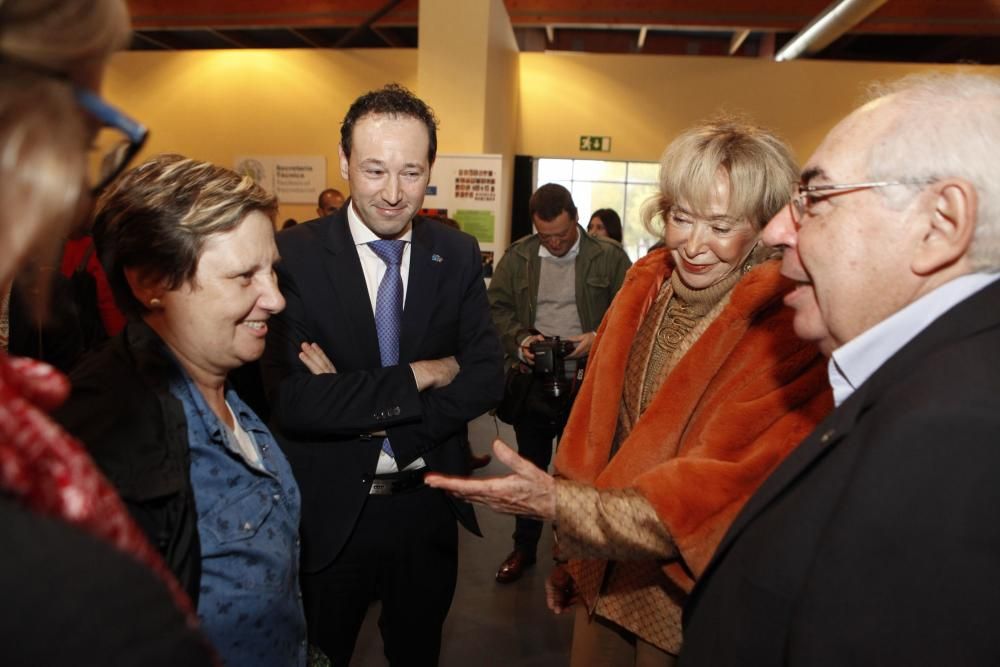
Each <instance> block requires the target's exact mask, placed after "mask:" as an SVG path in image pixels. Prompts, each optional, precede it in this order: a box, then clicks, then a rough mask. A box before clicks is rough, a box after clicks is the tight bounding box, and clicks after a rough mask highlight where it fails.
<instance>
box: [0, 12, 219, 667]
mask: <svg viewBox="0 0 1000 667" xmlns="http://www.w3.org/2000/svg"><path fill="white" fill-rule="evenodd" d="M128 39H129V25H128V13H127V10H126V8H125V3H124V2H120V1H118V0H6V1H5V2H2V3H0V158H2V159H0V285H8V284H10V282H11V281H12V280H13V279H14V276H15V275H17V276H18V277H19V279H23V280H24V283H23V284H24V285H25V286H26V288H27V289H26V291H25V292H21V294H22V295H25V294H27V295H29V296H31V295H34V297H35V298H32V299H30V300H29V301H26V305H27V306H28V309H29V311H30V312H31V313H32V317H33V318H34V317H43V316H44V313H45V311H46V303H47V301H48V298H47V297H48V291H47V288H46V283H45V278H46V276H50V275H52V274H53V271H52V269H53V267H54V265H55V262H56V260H57V259H58V254H59V246H60V241H61V239H62V238H63V237H64V236H65V235H66V234H67V233H68V232H69V230H71V229H73V228H74V227H76V226H77V225H78V224H79V223H80V221H81V220H82V219H83V218H84V217H85V216H87V215H88V214H89V211H90V207H91V188H93V187H99V186H100V182H99V180H98V179H96V177H90V175H89V174H88V168H87V167H88V156H87V154H86V152H85V150H84V147H86V146H89V145H90V143H91V140H92V139H93V136H94V134H95V132H96V129H97V128H99V127H100V125H101V124H102V122H108V119H109V118H111V117H117V118H118V119H119V120H120V119H121V118H122V117H121V114H120V113H119V112H118V111H117V110H115V109H113V107H111V106H110V105H108V104H107V103H106V102H104V101H103V100H101V99H100V98H99V97H97V95H96V92H95V91H96V88H97V86H98V83H99V81H100V78H101V74H102V73H103V70H104V66H105V64H106V61H107V58H108V57H109V56H110V55H111V53H112V52H113V51H114V50H116V49H119V48H121V47H123V46H124V45H126V44H127V43H128ZM127 125H128V127H130V128H132V129H135V128H139V126H137V125H135V124H134V123H133V122H132V121H128V123H127ZM139 129H141V128H139ZM132 137H133V138H134V140H135V141H136V142H137V143H138V144H139V145H141V141H142V138H143V137H144V130H143V131H142V132H138V133H137V134H133V135H132ZM125 165H126V161H125V160H122V161H120V162H118V163H117V164H115V165H113V167H114V168H113V169H112V170H111V171H109V172H108V173H107V174H106V176H114V175H115V174H116V173H117V172H118V171H119V170H120V169H121V168H124V167H125ZM68 391H69V384H68V382H67V381H66V378H65V377H64V376H63V375H61V374H59V373H57V372H55V371H54V370H53V369H52V368H51V367H50V366H47V365H45V364H39V363H37V362H34V361H31V360H27V359H16V358H12V357H8V356H7V355H6V354H5V353H4V352H0V463H2V465H0V528H2V530H3V534H4V547H3V549H0V588H2V589H3V591H4V593H5V595H6V596H7V598H8V600H9V601H10V602H11V603H10V604H6V605H4V607H3V610H2V611H0V627H2V628H3V635H4V638H5V639H6V640H7V641H5V642H4V647H3V658H4V662H5V664H11V665H60V664H92V665H112V664H113V665H123V666H125V665H135V666H139V665H143V666H150V665H156V666H161V665H162V666H163V667H167V666H171V665H208V664H211V656H210V651H209V649H208V646H207V644H205V643H204V641H203V640H202V638H201V637H200V636H199V634H198V633H197V632H196V631H195V630H194V629H193V627H194V624H195V621H196V619H195V618H194V615H193V613H191V607H190V601H189V600H188V599H187V598H186V596H185V595H184V593H183V591H182V590H181V589H180V587H179V586H178V585H177V582H176V580H175V579H174V578H173V577H172V576H171V575H170V573H169V571H168V570H167V569H166V567H165V566H164V564H163V561H162V559H161V558H160V557H159V556H158V555H157V554H156V552H155V551H154V549H153V548H152V547H151V546H150V545H149V543H148V542H147V541H146V539H145V537H144V536H143V534H142V532H141V531H140V529H139V528H138V526H136V525H135V523H134V522H133V521H132V520H131V519H130V518H129V515H128V512H127V511H126V509H125V507H124V506H123V505H122V503H121V500H120V499H119V498H118V496H117V495H116V494H115V492H114V489H113V488H112V487H111V485H110V484H108V482H107V480H105V479H104V477H103V476H101V474H100V473H99V472H98V470H97V468H96V467H95V466H94V464H93V462H92V461H91V459H90V457H89V456H87V454H86V452H85V450H84V449H83V447H82V446H81V445H80V443H79V442H77V441H76V440H74V439H73V438H71V437H70V436H69V435H68V434H67V433H66V432H65V431H63V430H62V429H60V428H59V427H58V426H57V425H56V424H55V423H53V422H52V421H51V420H50V419H49V418H48V417H47V416H46V414H45V413H46V412H48V411H49V410H51V409H52V408H53V407H54V406H56V405H58V404H59V403H60V402H61V401H62V400H63V399H64V398H65V396H66V394H67V393H68Z"/></svg>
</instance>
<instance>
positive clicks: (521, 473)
mask: <svg viewBox="0 0 1000 667" xmlns="http://www.w3.org/2000/svg"><path fill="white" fill-rule="evenodd" d="M493 454H494V456H496V458H497V460H498V461H500V462H501V463H503V464H504V465H506V466H507V467H508V468H510V469H511V474H509V475H505V476H503V477H489V478H485V479H473V478H468V477H454V476H452V475H442V474H439V473H430V474H428V475H427V477H425V478H424V481H425V482H426V483H427V485H428V486H432V487H434V488H436V489H443V490H445V491H447V492H448V493H450V494H452V495H453V496H457V497H458V498H462V499H463V500H468V501H470V502H473V503H479V504H481V505H486V506H487V507H489V508H491V509H493V510H495V511H497V512H502V513H504V514H519V515H521V516H531V517H536V518H539V519H549V520H551V519H554V518H555V516H556V494H555V490H556V482H555V480H554V479H553V478H552V476H551V475H549V474H548V473H545V472H543V471H541V470H539V469H538V467H536V466H535V465H534V464H533V463H531V462H530V461H528V460H527V459H523V458H521V457H520V456H518V455H517V452H515V451H514V450H513V449H511V448H510V447H508V446H507V444H505V443H504V442H503V441H502V440H494V441H493Z"/></svg>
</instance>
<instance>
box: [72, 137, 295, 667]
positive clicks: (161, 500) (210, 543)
mask: <svg viewBox="0 0 1000 667" xmlns="http://www.w3.org/2000/svg"><path fill="white" fill-rule="evenodd" d="M276 210H277V202H276V200H275V198H274V197H273V196H272V195H269V194H268V193H267V192H265V191H264V190H263V189H261V188H260V187H259V186H257V185H255V184H254V183H253V181H252V180H251V179H250V178H249V177H241V176H239V175H238V174H236V173H235V172H233V171H231V170H229V169H224V168H222V167H217V166H215V165H212V164H209V163H206V162H200V161H197V160H191V159H187V158H184V157H182V156H180V155H160V156H157V157H154V158H152V159H150V160H149V161H147V162H145V163H143V164H142V165H140V166H138V167H136V168H135V169H132V170H131V171H129V172H126V173H125V174H124V175H123V176H122V177H121V178H119V179H118V180H117V181H116V182H115V183H114V185H113V186H112V187H111V189H110V190H109V191H108V192H106V193H105V194H104V195H103V196H102V197H101V200H100V202H99V204H98V211H97V214H96V219H95V222H94V238H95V242H96V244H97V249H98V253H99V254H100V257H101V263H102V264H103V265H104V266H105V267H106V270H107V273H108V278H109V280H110V283H111V288H112V290H114V293H115V298H116V299H117V301H118V305H119V307H120V309H121V310H122V312H124V313H126V315H127V316H128V318H129V324H128V325H126V327H125V329H124V330H123V331H122V332H121V333H120V334H119V335H118V336H116V337H115V338H114V339H112V340H111V341H110V342H109V343H108V344H106V345H104V346H102V347H101V348H99V349H98V350H96V351H95V352H93V353H92V354H90V355H88V356H87V357H86V358H85V359H84V360H83V361H82V362H81V363H80V364H79V365H78V366H77V367H76V369H75V370H74V372H73V375H72V381H73V394H72V396H71V397H70V400H69V401H68V402H67V403H66V405H65V406H63V408H62V409H61V410H60V412H59V419H60V420H61V421H62V422H63V424H64V425H65V426H66V428H67V429H68V430H70V431H71V432H72V433H74V434H76V435H78V436H79V437H80V438H81V439H82V440H83V441H84V442H85V443H86V444H87V447H88V448H89V450H90V452H91V454H92V455H93V456H94V458H95V460H96V461H97V463H98V465H100V466H101V469H102V470H103V471H104V473H105V474H106V475H107V476H108V478H109V479H110V480H111V481H112V482H113V483H114V484H115V486H116V487H117V488H118V490H119V492H120V493H121V495H122V497H123V498H124V500H125V502H126V503H127V504H128V506H129V509H130V511H131V512H132V514H133V516H134V517H135V518H136V520H137V521H138V522H139V524H140V525H141V526H142V528H143V529H144V530H145V532H146V534H147V535H148V536H149V539H150V541H152V542H153V544H154V545H155V546H156V547H157V548H158V549H159V550H160V552H161V553H162V554H163V556H164V558H165V559H166V560H167V563H168V564H169V566H170V567H171V569H172V570H173V571H174V573H175V574H176V575H177V577H178V578H179V579H180V580H181V581H182V582H183V583H184V585H185V587H186V588H187V590H188V592H189V594H190V595H191V597H192V599H194V600H196V602H197V609H198V615H199V617H200V618H201V620H202V624H203V628H204V630H205V633H206V634H207V635H208V637H209V638H210V639H211V640H212V642H213V644H214V645H215V646H216V648H217V649H218V650H219V653H220V654H221V656H222V658H223V660H224V661H225V662H226V664H230V665H247V666H252V665H260V666H261V667H264V666H267V667H271V666H278V665H289V666H291V665H299V666H301V665H304V664H305V658H306V645H305V639H306V637H305V620H304V617H303V613H302V604H301V600H300V596H299V589H298V551H299V549H298V526H299V515H300V505H301V501H300V497H299V492H298V486H297V485H296V483H295V480H294V478H293V477H292V471H291V468H290V467H289V465H288V462H287V460H286V459H285V457H284V455H283V454H282V452H281V450H280V449H279V448H278V447H277V445H276V443H275V442H274V439H273V437H272V436H271V434H270V432H269V431H268V430H267V428H266V427H265V426H264V424H263V423H262V422H261V421H260V419H258V417H257V416H256V415H255V414H254V412H253V411H252V410H251V409H250V408H248V407H247V406H246V404H244V403H243V401H242V400H240V398H239V396H237V394H236V392H235V391H233V390H232V389H231V388H228V387H227V383H226V376H227V375H228V373H229V372H230V371H231V370H233V369H235V368H237V367H239V366H241V365H242V364H245V363H248V362H250V361H253V360H255V359H257V358H258V357H260V355H261V354H262V353H263V351H264V340H265V336H266V334H267V327H268V320H269V319H270V318H271V316H273V315H274V314H276V313H278V312H280V311H281V309H282V308H283V307H284V299H283V298H282V296H281V293H280V292H279V291H278V285H277V282H276V280H275V275H274V263H275V262H276V261H277V259H278V251H277V248H276V247H275V245H274V216H275V214H276Z"/></svg>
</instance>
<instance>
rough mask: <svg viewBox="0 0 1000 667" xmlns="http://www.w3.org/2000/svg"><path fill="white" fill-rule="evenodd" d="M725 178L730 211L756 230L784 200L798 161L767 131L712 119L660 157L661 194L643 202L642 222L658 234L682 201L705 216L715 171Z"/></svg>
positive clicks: (694, 211) (792, 181)
mask: <svg viewBox="0 0 1000 667" xmlns="http://www.w3.org/2000/svg"><path fill="white" fill-rule="evenodd" d="M720 169H721V170H722V171H723V172H724V173H725V174H726V176H727V177H728V178H729V211H728V212H727V214H728V215H729V216H730V217H732V218H734V219H737V220H744V219H745V220H749V221H750V223H751V224H752V225H753V226H754V228H755V229H757V230H760V229H762V228H763V227H764V225H765V224H767V221H768V220H770V219H771V218H772V217H773V216H774V215H775V214H776V213H777V212H778V211H780V210H781V207H783V206H785V205H787V204H788V202H789V200H790V198H791V195H792V184H793V183H794V182H795V181H796V180H797V179H798V165H796V163H795V159H794V158H793V157H792V152H791V149H789V147H788V145H787V144H786V143H785V142H784V141H782V140H781V139H780V138H778V137H777V136H776V135H775V134H773V133H772V132H770V131H768V130H765V129H763V128H761V127H758V126H756V125H752V124H750V123H748V122H745V121H742V120H738V119H735V118H729V117H724V118H717V119H714V120H710V121H708V122H706V123H703V124H701V125H697V126H695V127H692V128H691V129H689V130H687V131H685V132H684V133H683V134H681V135H680V136H679V137H677V138H676V139H674V141H673V142H671V144H670V145H669V146H667V149H666V150H665V151H664V152H663V157H662V158H661V159H660V180H659V184H660V193H659V195H657V196H655V197H652V198H651V199H649V200H648V201H646V203H645V204H644V205H643V208H642V221H643V224H644V225H645V226H646V229H647V230H649V231H650V233H652V234H654V235H655V236H658V237H660V238H662V236H663V229H662V221H663V218H664V216H665V215H666V213H667V211H669V210H670V209H671V208H672V207H673V206H674V205H675V204H677V202H679V201H683V202H684V204H685V207H687V208H688V209H689V210H690V211H691V212H692V213H694V214H696V215H704V216H708V215H710V214H711V210H710V207H711V201H712V197H713V195H714V193H715V191H716V183H717V177H718V173H719V170H720Z"/></svg>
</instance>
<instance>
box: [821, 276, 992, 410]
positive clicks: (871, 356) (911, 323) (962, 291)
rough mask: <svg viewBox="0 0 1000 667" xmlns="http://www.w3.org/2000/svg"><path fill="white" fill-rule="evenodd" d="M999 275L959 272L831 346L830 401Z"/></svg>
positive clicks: (840, 397)
mask: <svg viewBox="0 0 1000 667" xmlns="http://www.w3.org/2000/svg"><path fill="white" fill-rule="evenodd" d="M998 279H1000V274H998V273H969V274H966V275H964V276H959V277H958V278H955V279H954V280H951V281H949V282H947V283H945V284H944V285H941V286H940V287H938V288H937V289H936V290H934V291H933V292H930V293H929V294H925V295H924V296H922V297H920V298H919V299H917V300H916V301H914V302H913V303H911V304H909V305H908V306H906V307H905V308H903V309H902V310H899V311H897V312H895V313H893V314H892V315H890V316H889V317H887V318H886V319H884V320H882V321H881V322H879V323H878V324H876V325H875V326H873V327H872V328H871V329H868V330H867V331H865V332H864V333H862V334H861V335H860V336H858V337H857V338H855V339H853V340H851V341H849V342H848V343H846V344H845V345H843V346H841V347H839V348H837V349H836V350H834V352H833V354H832V355H831V356H830V361H829V363H828V365H827V373H828V375H829V377H830V386H831V387H832V388H833V402H834V403H835V404H836V405H840V404H841V403H843V402H844V401H846V400H847V398H848V397H849V396H850V395H851V394H852V393H854V390H855V389H857V388H858V387H860V386H861V385H862V384H864V382H865V381H866V380H867V379H868V378H869V377H871V376H872V375H873V374H874V373H875V371H877V370H878V369H879V368H880V367H881V366H882V364H884V363H885V362H886V361H888V360H889V358H890V357H892V355H894V354H896V352H898V351H899V350H900V349H902V347H903V346H904V345H906V344H907V343H909V342H910V341H911V340H913V339H914V338H915V337H916V336H917V334H919V333H920V332H921V331H923V330H924V329H926V328H927V327H929V326H930V325H931V323H932V322H934V320H936V319H938V318H939V317H940V316H941V315H944V314H945V312H947V311H948V310H950V309H951V308H952V306H955V305H956V304H958V303H959V302H961V301H964V300H965V299H967V298H969V297H970V296H972V295H973V294H974V293H976V292H978V291H979V290H981V289H983V288H984V287H986V286H987V285H989V284H990V283H992V282H994V281H995V280H998Z"/></svg>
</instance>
